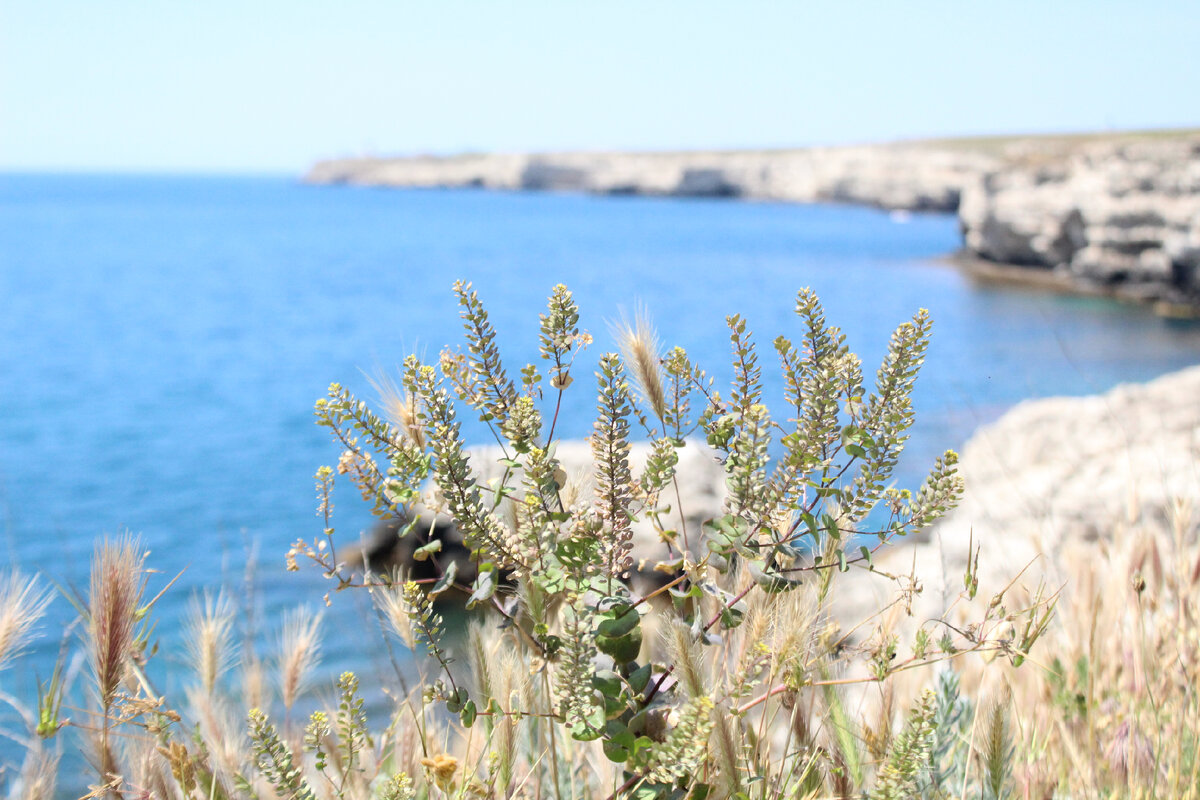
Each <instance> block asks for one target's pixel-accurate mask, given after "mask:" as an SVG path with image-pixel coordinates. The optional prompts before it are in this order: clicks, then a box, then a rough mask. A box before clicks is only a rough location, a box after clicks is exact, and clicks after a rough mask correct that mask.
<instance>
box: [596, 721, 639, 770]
mask: <svg viewBox="0 0 1200 800" xmlns="http://www.w3.org/2000/svg"><path fill="white" fill-rule="evenodd" d="M604 737H605V738H604V742H603V747H604V755H605V756H606V757H607V758H608V760H609V761H612V762H614V763H616V764H624V763H625V762H626V761H628V760H629V758H630V756H631V755H633V750H634V747H635V746H636V740H635V739H634V736H633V734H632V733H630V732H629V729H628V728H626V727H625V726H624V725H623V724H621V723H620V722H618V721H617V720H613V721H611V722H609V723H608V725H606V726H605V728H604Z"/></svg>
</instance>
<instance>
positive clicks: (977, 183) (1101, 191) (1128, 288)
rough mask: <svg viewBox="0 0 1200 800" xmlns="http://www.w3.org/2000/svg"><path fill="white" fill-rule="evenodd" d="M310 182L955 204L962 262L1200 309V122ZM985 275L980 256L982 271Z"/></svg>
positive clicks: (370, 163)
mask: <svg viewBox="0 0 1200 800" xmlns="http://www.w3.org/2000/svg"><path fill="white" fill-rule="evenodd" d="M305 181H306V182H308V183H313V184H350V185H356V186H385V187H398V188H480V189H489V190H506V191H568V192H588V193H595V194H610V195H650V196H674V197H728V198H742V199H749V200H763V201H775V202H793V203H850V204H856V205H867V206H872V207H876V208H881V209H888V210H904V211H928V212H943V213H957V215H958V218H959V222H960V225H961V227H962V231H963V244H964V249H963V255H964V256H966V258H965V259H963V260H964V261H965V262H967V263H969V262H971V261H976V262H979V264H980V265H982V266H987V265H995V266H997V267H1014V268H1016V269H1014V270H1009V271H1007V272H1006V277H1005V279H1006V280H1008V281H1021V280H1022V276H1024V275H1027V276H1028V281H1026V282H1028V283H1030V284H1031V285H1045V284H1046V283H1047V276H1048V275H1049V276H1053V277H1052V279H1051V281H1050V283H1053V284H1054V285H1056V286H1057V287H1059V288H1060V289H1061V290H1064V291H1081V292H1086V293H1099V294H1106V295H1110V296H1113V297H1117V298H1120V299H1126V300H1133V301H1137V302H1144V303H1149V304H1152V305H1154V306H1155V308H1156V309H1157V310H1159V311H1160V312H1162V313H1166V314H1172V315H1178V314H1180V313H1185V314H1197V313H1200V131H1189V132H1159V133H1147V134H1112V135H1097V136H1059V137H1053V136H1050V137H1013V138H1004V139H974V140H972V139H963V140H949V141H929V142H912V143H899V144H883V145H864V146H853V147H823V148H809V149H803V150H770V151H767V150H763V151H725V152H718V151H714V152H686V153H546V154H478V155H459V156H420V157H410V158H352V159H336V160H329V161H322V162H319V163H317V164H316V165H314V166H313V167H312V169H311V170H310V171H309V173H308V174H307V175H306V176H305ZM979 271H980V272H981V273H982V272H986V270H985V269H982V268H981V269H980V270H979Z"/></svg>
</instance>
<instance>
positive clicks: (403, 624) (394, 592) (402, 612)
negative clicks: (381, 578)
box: [371, 576, 417, 650]
mask: <svg viewBox="0 0 1200 800" xmlns="http://www.w3.org/2000/svg"><path fill="white" fill-rule="evenodd" d="M405 583H406V581H405V580H404V579H403V577H402V576H396V577H395V578H394V580H393V581H392V584H391V585H390V586H384V587H375V588H373V589H372V590H371V596H372V597H373V598H374V599H375V605H376V607H377V608H378V609H379V610H380V611H382V612H383V618H384V619H386V620H387V623H388V627H390V628H391V629H392V630H393V631H394V632H395V633H396V635H397V636H399V637H400V641H402V642H404V646H405V647H407V648H408V649H409V650H413V649H415V647H416V644H417V640H416V637H415V636H414V635H413V624H412V617H411V616H410V613H409V612H410V608H409V604H408V600H406V599H405V594H404V585H405Z"/></svg>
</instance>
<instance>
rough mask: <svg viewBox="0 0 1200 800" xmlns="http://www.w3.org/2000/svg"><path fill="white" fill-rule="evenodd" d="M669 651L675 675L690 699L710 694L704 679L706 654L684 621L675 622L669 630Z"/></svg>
mask: <svg viewBox="0 0 1200 800" xmlns="http://www.w3.org/2000/svg"><path fill="white" fill-rule="evenodd" d="M667 651H668V652H669V653H670V655H671V663H673V664H674V665H675V670H676V671H675V674H676V675H677V676H678V677H679V682H680V684H681V685H682V686H683V688H684V689H685V690H686V691H687V695H688V697H700V696H703V695H706V694H707V693H708V690H707V687H706V686H705V679H704V654H703V652H702V651H701V649H700V643H699V642H698V641H696V637H695V636H693V635H692V628H691V626H690V625H688V624H687V623H686V622H684V621H683V620H673V621H672V622H671V624H670V626H669V627H668V628H667Z"/></svg>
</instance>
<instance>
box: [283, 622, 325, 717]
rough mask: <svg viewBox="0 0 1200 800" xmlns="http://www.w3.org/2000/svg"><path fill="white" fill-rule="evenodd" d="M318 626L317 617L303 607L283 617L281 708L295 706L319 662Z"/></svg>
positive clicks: (319, 642)
mask: <svg viewBox="0 0 1200 800" xmlns="http://www.w3.org/2000/svg"><path fill="white" fill-rule="evenodd" d="M320 624H321V615H320V614H319V613H317V614H314V613H312V612H311V611H309V610H308V609H307V608H304V607H301V608H297V609H294V610H292V611H290V612H287V613H285V614H284V615H283V633H282V635H281V636H280V639H279V685H280V694H281V696H282V699H283V706H284V708H287V709H291V707H292V706H293V705H294V704H295V702H296V698H297V697H299V696H300V694H301V693H302V692H303V691H304V690H305V688H307V686H308V682H309V680H310V679H311V677H312V673H313V670H315V669H316V667H317V664H319V663H320V661H321V640H320V637H319V635H318V632H317V631H318V628H319V626H320Z"/></svg>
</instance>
